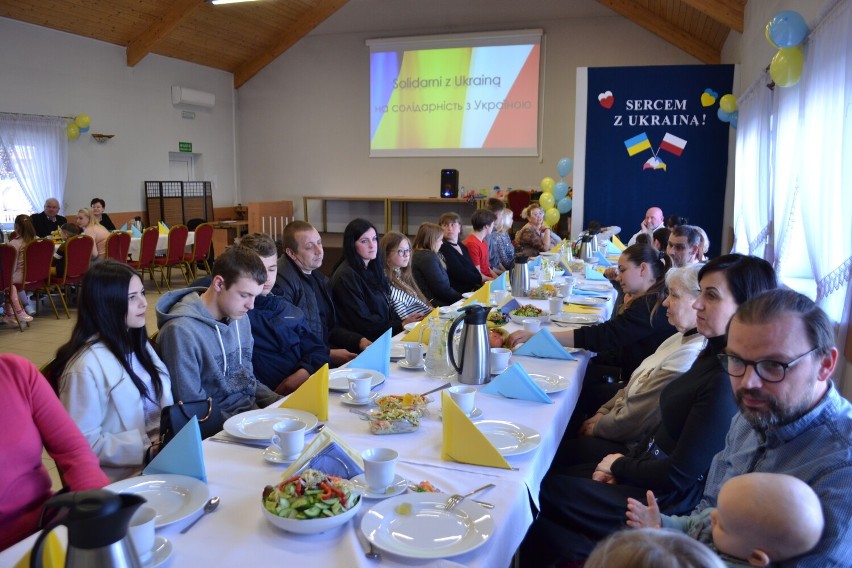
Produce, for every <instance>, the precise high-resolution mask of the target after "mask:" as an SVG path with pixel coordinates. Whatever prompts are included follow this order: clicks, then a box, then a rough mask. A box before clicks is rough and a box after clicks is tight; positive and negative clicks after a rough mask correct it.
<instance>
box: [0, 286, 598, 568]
mask: <svg viewBox="0 0 852 568" xmlns="http://www.w3.org/2000/svg"><path fill="white" fill-rule="evenodd" d="M614 298H615V294H614V293H611V294H610V299H609V303H608V304H607V305H606V310H605V316H606V317H608V316H609V314H610V312H611V310H612V306H613V302H614ZM519 301H521V302H522V303H533V304H536V305H538V306H539V307H542V308H544V309H546V301H538V300H529V299H527V298H521V299H519ZM509 328H510V329H517V325H515V324H512V323H510V324H509ZM551 329H552V330H553V331H558V330H559V328H557V327H551ZM395 340H397V341H398V340H399V337H397V338H396V339H395ZM575 357H576V358H577V361H560V360H554V359H537V358H532V357H520V356H513V357H512V360H513V362H514V361H518V362H520V363H521V365H522V366H523V367H524V368H525V369H526V371H527V372H529V373H550V374H559V375H562V376H564V377H567V378H569V379H570V386H569V387H568V388H567V389H566V390H563V391H561V392H558V393H554V394H552V395H551V397H552V398H553V400H554V404H542V403H537V402H529V401H522V400H513V399H507V398H503V397H501V396H494V395H488V394H484V393H477V395H476V404H475V406H476V407H478V408H480V409H481V410H482V412H483V414H482V416H481V419H482V420H507V421H511V422H514V423H516V424H521V425H524V426H528V427H531V428H533V429H535V430H537V431H538V432H539V433H540V434H541V443H540V445H539V447H538V448H536V449H535V450H533V451H531V452H529V453H526V454H523V455H520V456H513V457H508V458H507V460H508V461H509V463H510V464H511V465H512V466H513V468H517V469H516V470H514V469H513V470H505V469H496V468H489V467H481V466H474V465H468V464H463V463H457V462H448V461H443V460H442V459H441V457H440V456H441V443H442V427H441V422H440V420H439V418H438V416H437V414H438V412H437V411H438V410H439V408H440V397H439V396H437V397H435V398H436V402H434V403H432V404H431V405H430V408H431V415H430V416H429V417H426V418H424V419H423V421H422V423H421V425H420V428H419V430H417V431H416V432H414V433H410V434H396V435H387V436H376V435H373V434H370V433H369V429H368V423H367V422H365V421H363V420H361V419H360V418H359V416H358V415H356V414H354V413H352V412H350V409H351V408H352V407H349V406H346V405H344V404H343V403H342V402H341V401H340V395H339V394H335V393H330V398H329V420H328V422H327V427H328V428H331V429H332V430H333V431H334V432H335V433H337V434H338V435H340V436H341V437H342V438H343V439H344V440H346V442H347V443H348V444H350V445H351V446H352V447H353V448H354V449H355V450H358V451H362V450H365V449H367V448H371V447H389V448H393V449H395V450H397V451H398V452H399V454H400V461H399V463H398V465H397V473H398V474H400V475H402V476H403V477H405V478H406V479H407V480H408V481H410V482H412V483H417V482H420V481H423V480H428V481H430V482H432V483H433V484H434V485H436V486H437V487H439V488H440V489H441V490H443V491H444V492H445V493H447V494H448V495H449V494H452V493H466V492H468V491H470V490H472V489H473V488H476V487H480V486H482V485H484V484H486V483H489V482H491V483H495V484H496V488H493V489H490V490H488V491H485V492H483V493H481V494H479V495H477V496H476V497H475V498H478V499H480V500H482V501H487V502H490V503H493V504H494V505H495V508H494V509H493V510H491V511H489V513H490V514H491V515H492V518H493V520H494V532H493V534H492V535H491V537H490V538H489V539H488V540H487V541H486V542H485V543H484V544H483V545H482V546H480V547H479V548H477V549H475V550H472V551H469V552H467V553H464V554H462V555H459V556H454V557H452V558H448V559H440V560H425V559H411V558H404V557H400V556H396V555H394V554H391V553H387V552H382V560H381V565H382V566H426V565H428V566H481V567H484V568H493V567H505V566H509V564H510V563H511V559H512V556H513V555H514V553H515V551H516V550H517V548H518V546H519V545H520V543H521V540H522V539H523V537H524V534H525V533H526V530H527V528H528V527H529V525H530V524H531V523H532V520H533V514H532V511H531V508H530V499H533V501H535V502H536V503H537V501H538V490H539V485H540V483H541V480H542V478H543V476H544V474H545V473H546V471H547V468H548V467H549V465H550V461H551V460H552V458H553V456H554V453H555V452H556V449H557V447H558V444H559V441H560V439H561V437H562V434H563V432H564V430H565V427H566V425H567V422H568V419H569V418H570V416H571V413H572V411H573V409H574V406H575V404H576V401H577V397H578V396H579V391H580V386H581V378H582V376H583V374H584V372H585V369H586V366H587V364H588V360H589V357H590V355H589V353H587V352H585V351H579V352H577V353H575ZM443 382H444V381H442V380H440V379H434V378H430V377H427V376H426V374H425V373H424V372H423V371H413V370H406V369H403V368H401V367H399V366H398V365H397V364H396V363H391V371H390V376H389V377H387V380H386V381H385V382H384V383H383V384H382V385H381V386H379V387H376V390H380V391H381V392H382V393H383V394H403V393H406V392H412V393H418V392H425V391H427V390H430V389H431V388H435V387H436V386H438V385H440V384H442V383H443ZM438 395H440V393H438ZM356 408H358V407H356ZM309 441H310V438H309V439H308V440H306V443H308V442H309ZM203 451H204V459H205V464H206V468H207V478H208V485H209V489H210V495H211V496H213V495H218V496H219V497H220V498H221V505H220V507H219V510H218V511H216V512H215V513H213V514H210V515H208V516H207V517H206V518H204V519H201V520H200V521H199V523H198V524H197V525H196V526H195V527H193V528H192V530H191V531H189V532H188V533H187V534H180V532H179V531H180V529H182V528H184V527H185V526H186V525H187V524H189V522H191V520H192V519H194V518H195V517H196V516H197V515H193V516H192V517H190V518H188V519H186V520H183V521H180V522H177V523H175V524H172V525H169V526H167V527H163V528H161V529H158V531H157V534H158V535H159V536H164V537H166V538H167V539H169V541H171V543H172V545H173V549H174V553H173V555H172V557H171V560H170V561H169V562H170V565H171V566H251V567H252V568H261V567H265V566H270V567H273V566H274V567H276V568H277V567H279V566H282V565H287V566H302V565H304V566H307V565H309V564H310V565H315V566H374V565H375V562H372V561H370V560H368V559H367V558H366V557H365V555H364V550H363V548H362V546H361V543H360V541H359V538H358V537H357V536H356V531H358V532H360V524H361V518H362V517H363V516H364V514H365V512H366V511H367V510H368V509H369V508H370V507H371V506H373V505H374V504H375V503H377V501H372V500H365V501H364V502H363V504H362V508H361V511H360V512H359V513H358V515H357V517H356V519H355V521H354V522H350V523H347V524H346V525H344V526H343V527H341V528H339V529H334V530H332V531H330V532H327V533H323V534H319V535H295V534H290V533H287V532H284V531H281V530H279V529H277V528H275V527H273V526H272V525H271V524H269V523H268V522H267V521H266V520H265V519H264V518H263V517H262V515H261V511H260V508H261V491H262V490H263V487H264V486H265V485H268V484H273V483H275V482H277V481H279V479H280V474H281V473H282V472H283V471H284V469H285V468H286V466H285V465H273V464H269V463H267V462H266V461H264V459H263V458H262V456H261V451H262V450H261V449H259V448H256V447H248V446H243V445H237V444H225V443H219V442H216V441H214V440H212V439H208V440H205V441H204V443H203ZM483 511H484V509H483ZM32 540H33V538H32V537H31V538H29V539H26V540H25V541H23V542H22V543H19V544H17V545H15V546H14V547H12V548H10V549H8V550H7V551H5V552H3V553H0V566H5V565H7V564H8V563H13V562H15V561H16V560H17V559H18V558H20V557H21V555H22V554H23V553H24V552H25V550H26V547H27V544H28V543H31V541H32ZM361 540H363V537H361Z"/></svg>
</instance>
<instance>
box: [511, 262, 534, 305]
mask: <svg viewBox="0 0 852 568" xmlns="http://www.w3.org/2000/svg"><path fill="white" fill-rule="evenodd" d="M528 260H529V258H528V257H527V255H525V254H516V255H515V266H513V267H512V272H511V273H510V274H509V276H510V278H509V284H510V285H511V286H512V295H513V296H515V297H522V296H526V295H527V292H528V291H529V289H530V269H529V266H527V261H528Z"/></svg>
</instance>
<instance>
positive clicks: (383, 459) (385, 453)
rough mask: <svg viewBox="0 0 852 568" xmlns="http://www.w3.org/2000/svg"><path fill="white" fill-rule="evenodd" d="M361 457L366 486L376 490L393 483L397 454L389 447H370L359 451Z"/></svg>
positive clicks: (381, 490) (383, 489)
mask: <svg viewBox="0 0 852 568" xmlns="http://www.w3.org/2000/svg"><path fill="white" fill-rule="evenodd" d="M361 458H362V459H363V460H364V479H365V481H366V482H367V487H369V488H370V489H371V490H373V491H376V492H383V491H385V490H386V489H387V488H388V487H389V486H390V485H391V484H392V483H393V480H394V470H395V469H396V461H397V460H398V459H399V454H398V453H397V452H396V450H392V449H390V448H370V449H369V450H364V451H363V452H361Z"/></svg>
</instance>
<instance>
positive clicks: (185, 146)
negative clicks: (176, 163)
mask: <svg viewBox="0 0 852 568" xmlns="http://www.w3.org/2000/svg"><path fill="white" fill-rule="evenodd" d="M178 150H180V151H181V152H192V142H178Z"/></svg>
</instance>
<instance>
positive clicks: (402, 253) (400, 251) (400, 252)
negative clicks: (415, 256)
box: [396, 249, 411, 256]
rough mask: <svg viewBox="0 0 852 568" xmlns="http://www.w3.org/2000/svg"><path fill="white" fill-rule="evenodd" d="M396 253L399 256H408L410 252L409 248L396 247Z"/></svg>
mask: <svg viewBox="0 0 852 568" xmlns="http://www.w3.org/2000/svg"><path fill="white" fill-rule="evenodd" d="M396 254H398V255H399V256H408V255H410V254H411V249H396Z"/></svg>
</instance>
